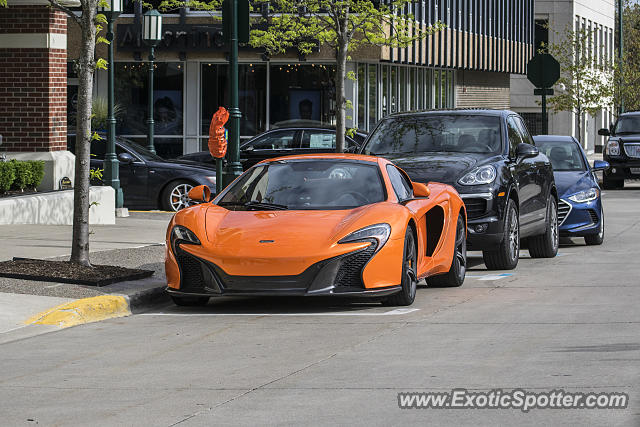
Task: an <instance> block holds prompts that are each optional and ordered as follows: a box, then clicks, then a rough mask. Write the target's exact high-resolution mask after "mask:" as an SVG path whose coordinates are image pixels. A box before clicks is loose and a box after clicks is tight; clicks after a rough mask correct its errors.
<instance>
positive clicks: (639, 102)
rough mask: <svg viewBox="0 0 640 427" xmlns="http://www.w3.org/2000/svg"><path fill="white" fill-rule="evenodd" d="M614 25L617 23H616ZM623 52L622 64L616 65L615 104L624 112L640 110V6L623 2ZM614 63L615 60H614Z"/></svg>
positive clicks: (635, 3) (628, 0) (633, 2)
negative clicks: (622, 107) (622, 108)
mask: <svg viewBox="0 0 640 427" xmlns="http://www.w3.org/2000/svg"><path fill="white" fill-rule="evenodd" d="M616 25H618V23H617V22H616ZM623 25H624V29H623V33H624V52H623V58H622V63H617V64H616V76H615V82H616V85H615V87H616V90H615V94H614V95H615V104H616V106H617V107H618V108H620V107H621V106H622V105H624V110H625V111H638V110H640V4H638V3H637V2H635V1H630V0H625V5H624V19H623ZM616 61H618V60H617V58H616Z"/></svg>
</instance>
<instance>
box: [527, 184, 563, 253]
mask: <svg viewBox="0 0 640 427" xmlns="http://www.w3.org/2000/svg"><path fill="white" fill-rule="evenodd" d="M546 223H547V229H546V230H545V232H544V233H543V234H540V235H538V236H533V237H530V238H529V240H528V242H527V243H528V244H529V246H528V248H529V255H531V258H553V257H555V256H556V255H557V254H558V245H559V233H558V202H556V198H555V197H554V196H553V195H551V196H549V201H548V202H547V216H546Z"/></svg>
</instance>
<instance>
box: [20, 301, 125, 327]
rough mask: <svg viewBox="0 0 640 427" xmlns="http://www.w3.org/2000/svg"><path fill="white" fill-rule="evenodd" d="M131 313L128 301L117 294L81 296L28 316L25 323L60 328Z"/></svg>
mask: <svg viewBox="0 0 640 427" xmlns="http://www.w3.org/2000/svg"><path fill="white" fill-rule="evenodd" d="M129 315H131V310H129V302H128V301H127V299H126V298H125V297H123V296H119V295H101V296H98V297H92V298H82V299H78V300H75V301H71V302H68V303H65V304H61V305H59V306H57V307H53V308H50V309H49V310H46V311H43V312H42V313H39V314H36V315H35V316H32V317H30V318H29V319H27V321H26V322H25V323H26V324H27V325H57V326H59V327H60V328H68V327H70V326H76V325H82V324H83V323H91V322H99V321H101V320H105V319H112V318H114V317H125V316H129Z"/></svg>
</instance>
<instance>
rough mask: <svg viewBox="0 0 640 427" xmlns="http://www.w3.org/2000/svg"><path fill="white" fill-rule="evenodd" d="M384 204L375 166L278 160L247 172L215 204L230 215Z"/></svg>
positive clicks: (326, 161)
mask: <svg viewBox="0 0 640 427" xmlns="http://www.w3.org/2000/svg"><path fill="white" fill-rule="evenodd" d="M385 198H386V197H385V191H384V185H383V183H382V179H381V175H380V172H379V169H378V165H376V164H373V163H369V164H367V163H364V162H357V161H349V160H344V161H337V160H335V159H330V160H329V159H327V160H279V161H274V162H271V163H267V164H259V165H256V166H254V167H253V168H251V169H249V170H248V171H247V172H245V173H244V175H243V176H242V177H241V178H240V179H239V180H238V181H237V182H236V183H235V184H233V186H232V187H231V188H230V189H229V191H228V192H227V193H226V194H225V195H224V196H223V197H222V198H221V199H220V200H219V201H218V202H217V204H218V205H220V206H224V207H225V208H227V209H230V210H271V209H273V210H280V209H293V210H334V209H353V208H356V207H359V206H364V205H367V204H371V203H377V202H382V201H384V200H385Z"/></svg>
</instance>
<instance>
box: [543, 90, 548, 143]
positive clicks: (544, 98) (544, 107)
mask: <svg viewBox="0 0 640 427" xmlns="http://www.w3.org/2000/svg"><path fill="white" fill-rule="evenodd" d="M543 90H544V89H543ZM548 120H549V118H548V117H547V94H546V93H544V92H543V93H542V134H543V135H548V134H549V121H548Z"/></svg>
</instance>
